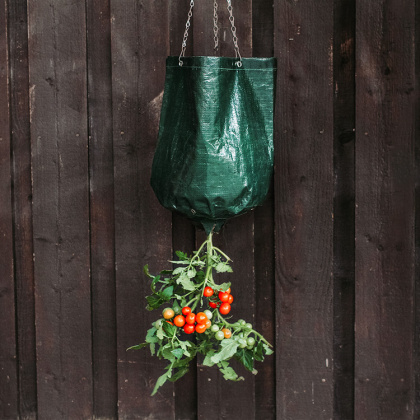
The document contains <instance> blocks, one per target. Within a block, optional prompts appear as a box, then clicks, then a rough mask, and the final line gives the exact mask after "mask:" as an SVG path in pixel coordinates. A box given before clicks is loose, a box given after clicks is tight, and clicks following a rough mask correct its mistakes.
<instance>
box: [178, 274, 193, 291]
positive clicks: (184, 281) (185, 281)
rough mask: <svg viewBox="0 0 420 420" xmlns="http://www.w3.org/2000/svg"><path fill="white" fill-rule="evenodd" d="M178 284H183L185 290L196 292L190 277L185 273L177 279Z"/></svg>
mask: <svg viewBox="0 0 420 420" xmlns="http://www.w3.org/2000/svg"><path fill="white" fill-rule="evenodd" d="M176 282H177V284H181V285H182V287H183V288H184V289H185V290H188V291H193V290H195V285H194V283H193V282H192V281H191V280H190V279H189V278H188V276H187V275H186V274H185V273H184V274H182V275H181V276H179V278H178V279H177V281H176Z"/></svg>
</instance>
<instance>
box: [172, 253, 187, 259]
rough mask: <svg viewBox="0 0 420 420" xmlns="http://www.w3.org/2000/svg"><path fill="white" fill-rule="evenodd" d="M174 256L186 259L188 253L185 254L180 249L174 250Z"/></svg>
mask: <svg viewBox="0 0 420 420" xmlns="http://www.w3.org/2000/svg"><path fill="white" fill-rule="evenodd" d="M175 254H176V256H177V257H178V258H179V259H180V260H188V259H189V258H188V255H187V254H185V253H184V252H182V251H175Z"/></svg>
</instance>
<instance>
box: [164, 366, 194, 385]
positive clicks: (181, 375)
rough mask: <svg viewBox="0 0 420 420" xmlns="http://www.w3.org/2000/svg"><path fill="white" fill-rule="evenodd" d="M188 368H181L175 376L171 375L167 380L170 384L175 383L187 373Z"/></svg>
mask: <svg viewBox="0 0 420 420" xmlns="http://www.w3.org/2000/svg"><path fill="white" fill-rule="evenodd" d="M188 370H189V369H188V366H186V367H184V368H181V369H179V370H178V371H177V372H176V373H175V375H173V376H172V377H171V378H170V379H169V380H170V381H171V382H175V381H177V380H178V379H179V378H182V377H183V376H184V375H185V374H186V373H187V372H188Z"/></svg>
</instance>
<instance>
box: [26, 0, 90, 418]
mask: <svg viewBox="0 0 420 420" xmlns="http://www.w3.org/2000/svg"><path fill="white" fill-rule="evenodd" d="M28 11H29V18H28V21H29V63H30V67H29V69H30V72H29V75H30V112H31V142H32V174H33V190H34V196H33V231H34V261H35V265H34V269H35V316H36V340H37V342H36V349H37V377H38V387H37V390H38V417H39V418H43V419H57V418H78V419H88V418H91V417H92V363H91V301H90V278H89V192H88V135H87V109H86V102H87V101H86V27H85V3H84V1H81V0H77V1H74V2H71V3H69V2H67V1H64V0H59V1H55V2H46V1H44V2H28Z"/></svg>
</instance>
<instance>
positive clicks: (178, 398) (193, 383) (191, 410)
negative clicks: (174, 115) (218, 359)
mask: <svg viewBox="0 0 420 420" xmlns="http://www.w3.org/2000/svg"><path fill="white" fill-rule="evenodd" d="M181 6H182V7H181ZM188 9H189V2H185V3H184V2H182V4H181V3H180V2H176V3H175V2H171V3H169V12H168V13H169V15H168V18H169V45H170V48H169V55H179V53H180V51H181V45H182V39H183V35H184V30H185V22H186V19H187V13H188ZM190 35H191V38H190V40H189V41H190V44H193V42H192V41H193V34H192V31H191V34H190ZM172 248H173V251H174V253H175V251H177V250H180V251H183V252H187V253H188V254H192V251H193V250H194V249H195V229H194V226H193V225H192V223H191V222H190V221H189V220H188V219H186V218H185V217H182V216H180V215H178V214H173V215H172ZM174 257H175V255H174ZM175 258H176V259H178V258H177V257H175ZM174 391H175V419H177V420H192V419H195V418H197V366H196V364H195V363H191V364H190V371H189V373H188V374H187V375H185V376H183V377H182V378H181V379H180V380H178V381H177V382H175V384H174Z"/></svg>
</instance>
